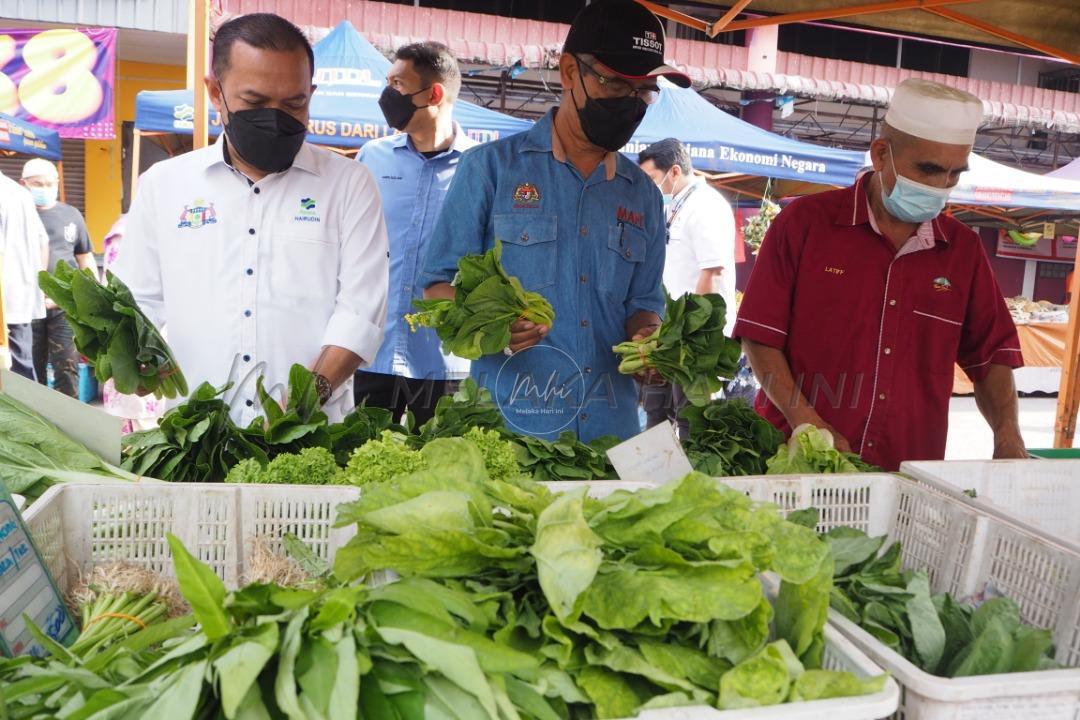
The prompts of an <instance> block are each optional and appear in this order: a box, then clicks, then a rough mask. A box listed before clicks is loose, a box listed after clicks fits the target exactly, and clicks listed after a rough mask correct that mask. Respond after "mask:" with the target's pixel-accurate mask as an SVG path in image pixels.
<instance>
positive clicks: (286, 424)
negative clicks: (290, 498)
mask: <svg viewBox="0 0 1080 720" xmlns="http://www.w3.org/2000/svg"><path fill="white" fill-rule="evenodd" d="M255 389H256V393H257V394H258V396H259V405H260V406H261V407H262V412H263V414H262V416H261V417H257V418H255V419H254V420H252V421H251V424H250V425H249V426H248V427H247V429H246V430H245V431H244V433H245V435H247V437H248V439H249V440H250V441H251V442H252V443H254V444H256V445H258V446H260V447H261V448H263V450H264V451H265V452H266V455H267V457H270V458H273V457H275V456H277V455H280V454H282V453H295V452H299V451H300V450H302V449H303V448H308V447H321V448H326V449H330V443H331V434H330V427H329V423H328V419H327V417H326V413H324V412H323V411H322V405H321V404H320V403H319V391H318V389H317V388H316V386H315V374H314V373H313V372H311V371H310V370H308V369H307V368H306V367H304V366H303V365H299V364H295V365H293V366H292V367H291V368H290V369H289V385H288V391H287V394H286V396H285V407H284V408H283V407H282V406H281V404H280V403H279V402H278V400H277V399H276V398H275V397H273V396H272V395H271V394H270V393H268V392H267V391H266V388H265V387H264V384H263V379H262V378H261V377H260V378H259V379H258V380H257V381H256V388H255Z"/></svg>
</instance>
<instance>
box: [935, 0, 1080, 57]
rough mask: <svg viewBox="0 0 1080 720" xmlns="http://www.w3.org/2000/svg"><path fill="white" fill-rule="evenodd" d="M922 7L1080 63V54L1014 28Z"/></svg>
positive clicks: (1000, 36) (1043, 51) (1010, 40)
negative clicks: (1049, 43)
mask: <svg viewBox="0 0 1080 720" xmlns="http://www.w3.org/2000/svg"><path fill="white" fill-rule="evenodd" d="M922 9H923V10H925V11H926V12H928V13H933V14H934V15H937V16H938V17H943V18H946V19H948V20H952V21H954V22H958V23H960V24H962V25H967V26H968V27H972V28H975V29H976V30H981V31H982V32H984V33H986V34H987V35H993V36H994V37H998V38H1001V39H1002V40H1008V41H1009V42H1011V43H1016V44H1017V45H1023V46H1024V47H1029V48H1031V49H1032V50H1037V51H1039V52H1041V53H1044V54H1046V55H1050V56H1052V57H1056V58H1059V59H1061V60H1064V61H1065V62H1069V63H1072V64H1073V65H1080V55H1077V54H1076V53H1073V52H1069V51H1068V50H1062V49H1060V48H1056V47H1053V46H1052V45H1047V44H1046V43H1043V42H1039V41H1038V40H1034V39H1032V38H1029V37H1026V36H1024V35H1021V34H1019V33H1014V32H1013V31H1012V30H1006V29H1005V28H1003V27H999V26H997V25H992V24H991V23H988V22H985V21H984V20H979V19H978V18H973V17H971V16H970V15H962V14H960V13H958V12H954V11H952V10H946V9H944V8H939V7H930V6H926V7H923V8H922Z"/></svg>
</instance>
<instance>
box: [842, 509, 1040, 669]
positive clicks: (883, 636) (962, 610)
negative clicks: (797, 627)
mask: <svg viewBox="0 0 1080 720" xmlns="http://www.w3.org/2000/svg"><path fill="white" fill-rule="evenodd" d="M823 537H824V539H825V540H826V541H827V542H828V543H829V546H830V547H831V548H832V555H833V560H834V562H835V575H836V577H835V580H834V583H835V585H834V586H833V590H832V599H831V604H832V607H833V609H835V610H836V611H837V612H839V613H841V614H842V615H844V617H846V618H848V619H849V620H851V621H852V622H854V623H856V624H858V625H859V626H861V627H862V628H863V629H864V630H866V631H867V632H868V633H870V634H871V635H873V636H874V638H875V639H877V640H878V641H880V642H881V643H883V644H884V645H886V646H887V647H889V648H891V649H893V650H895V651H896V652H898V653H899V654H901V655H903V656H904V657H905V658H906V659H907V660H909V661H911V662H912V663H914V664H915V665H916V666H918V667H919V668H921V669H922V670H925V671H926V672H928V673H932V674H934V675H939V676H941V677H949V678H952V677H966V676H970V675H991V674H996V673H1011V672H1028V671H1032V670H1048V669H1053V668H1056V667H1059V665H1057V663H1055V662H1054V660H1053V659H1052V658H1053V640H1052V637H1051V632H1050V631H1049V630H1043V629H1039V628H1034V627H1031V626H1029V625H1025V624H1023V623H1022V622H1021V620H1020V610H1019V608H1018V607H1017V605H1016V603H1015V602H1013V601H1012V600H1010V599H1009V598H1005V597H996V598H990V599H988V600H984V601H983V602H982V603H981V604H980V605H979V606H978V607H974V606H972V605H970V604H967V603H961V602H958V601H956V600H955V599H953V598H952V597H951V596H950V595H948V594H947V593H946V594H941V595H931V594H930V580H929V577H928V576H927V574H926V573H925V572H923V571H918V572H911V571H903V570H901V569H900V557H901V547H900V543H893V544H892V545H890V546H889V548H888V549H887V550H886V551H885V552H884V553H881V552H880V550H881V548H882V546H883V545H884V543H885V538H884V537H878V538H872V537H869V536H868V535H866V533H863V532H862V531H860V530H855V529H853V528H848V527H837V528H833V529H832V530H830V531H829V532H828V533H826V534H825V535H824V536H823Z"/></svg>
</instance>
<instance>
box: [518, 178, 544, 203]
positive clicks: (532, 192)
mask: <svg viewBox="0 0 1080 720" xmlns="http://www.w3.org/2000/svg"><path fill="white" fill-rule="evenodd" d="M538 205H540V188H538V187H536V186H535V185H533V184H532V183H521V184H520V185H518V186H517V187H516V188H514V207H515V208H534V207H537V206H538Z"/></svg>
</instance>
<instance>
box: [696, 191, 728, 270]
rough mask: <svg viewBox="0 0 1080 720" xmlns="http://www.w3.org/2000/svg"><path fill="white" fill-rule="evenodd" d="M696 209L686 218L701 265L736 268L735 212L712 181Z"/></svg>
mask: <svg viewBox="0 0 1080 720" xmlns="http://www.w3.org/2000/svg"><path fill="white" fill-rule="evenodd" d="M698 193H700V194H701V196H702V197H701V199H700V200H698V203H696V204H697V207H696V208H695V209H694V210H695V211H694V213H693V214H691V215H690V217H688V218H687V219H686V229H685V231H684V233H685V234H684V237H685V238H686V239H687V240H688V241H689V242H690V246H691V248H692V249H693V251H694V258H695V259H696V260H697V263H698V269H700V270H706V269H708V268H716V267H722V268H724V270H726V271H727V272H732V273H733V272H735V215H734V213H733V212H732V211H731V206H730V205H729V204H728V202H727V200H725V199H724V196H723V195H721V194H720V193H718V192H717V191H716V190H714V189H713V188H711V187H709V186H708V185H703V186H702V187H701V188H700V189H698V190H697V191H696V193H695V194H698Z"/></svg>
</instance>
